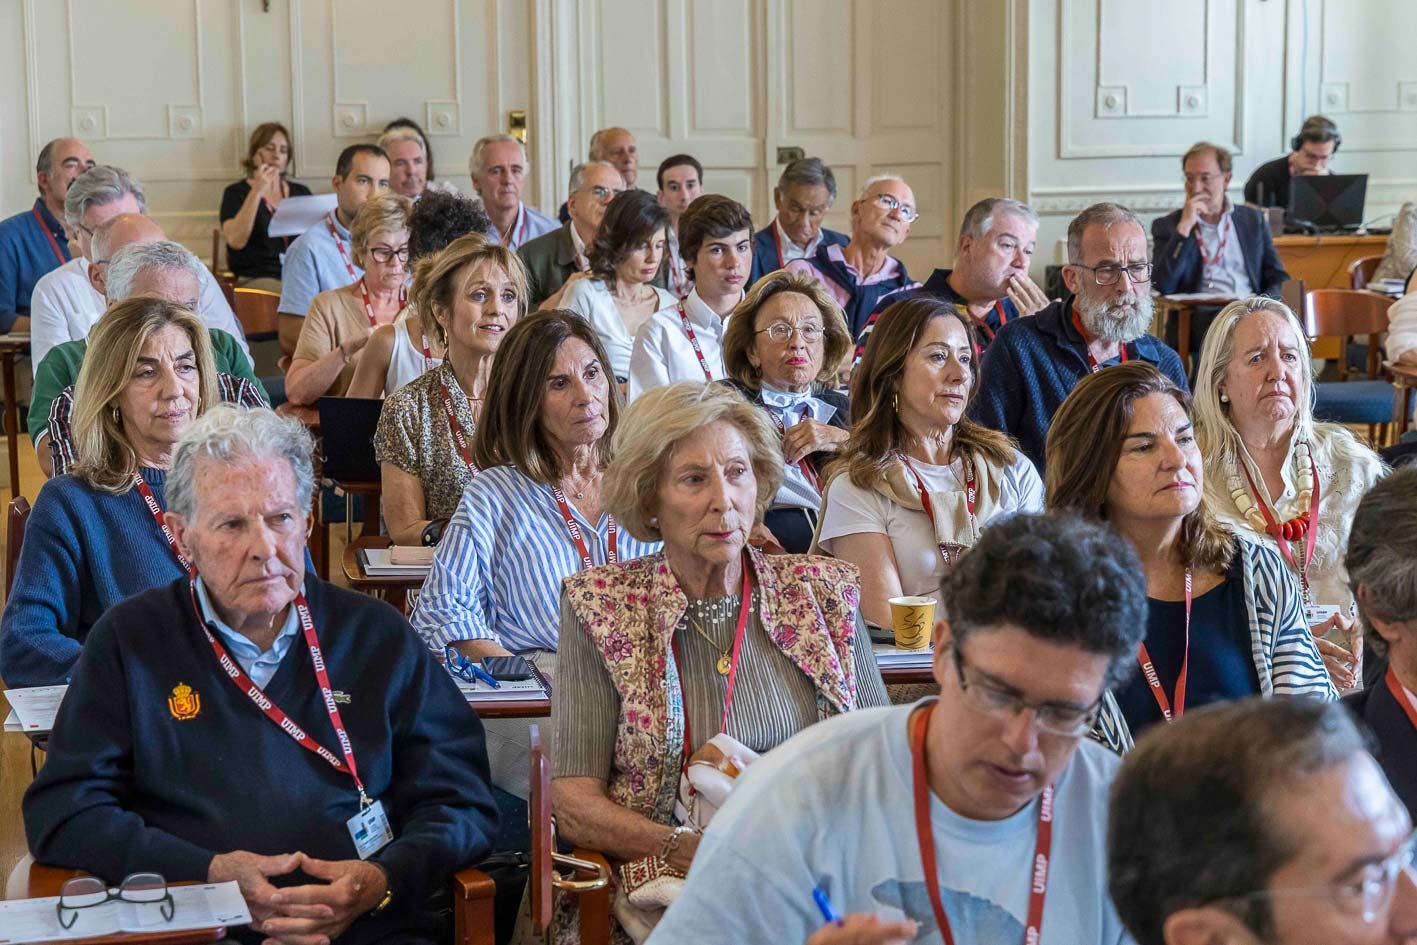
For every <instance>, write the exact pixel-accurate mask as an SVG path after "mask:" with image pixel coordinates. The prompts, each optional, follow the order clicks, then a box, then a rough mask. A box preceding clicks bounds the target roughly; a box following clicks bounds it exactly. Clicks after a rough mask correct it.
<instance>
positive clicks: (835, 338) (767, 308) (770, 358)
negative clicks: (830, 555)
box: [723, 270, 851, 554]
mask: <svg viewBox="0 0 1417 945" xmlns="http://www.w3.org/2000/svg"><path fill="white" fill-rule="evenodd" d="M850 352H851V335H850V334H848V333H847V330H846V318H845V317H844V316H843V315H842V314H841V306H840V305H837V304H836V301H835V300H834V299H833V298H832V297H831V295H830V294H829V293H828V292H827V290H826V289H824V288H822V284H821V283H820V282H818V281H817V280H816V279H813V278H812V277H811V276H809V275H806V274H805V273H801V272H788V271H786V270H779V271H777V272H774V273H772V274H770V275H767V276H764V277H763V278H761V279H759V280H758V281H757V283H756V284H755V285H754V286H753V288H752V289H751V290H749V292H748V295H747V296H746V297H745V298H744V299H743V301H742V302H740V303H738V307H737V308H735V309H734V310H733V313H732V315H731V317H730V318H729V319H728V329H727V331H725V333H724V336H723V363H724V366H725V367H726V368H727V370H728V379H727V380H726V381H725V382H724V383H727V384H729V385H730V386H732V387H733V388H735V389H736V390H737V391H738V392H739V393H741V394H742V395H743V396H744V397H746V398H748V400H749V402H750V403H752V404H754V405H755V406H757V407H758V409H759V410H761V411H762V412H763V413H764V414H765V415H766V416H767V418H768V419H769V420H771V421H772V425H773V427H774V428H775V429H776V430H777V432H778V436H779V437H781V439H782V453H783V460H784V462H783V478H782V485H781V486H779V487H778V490H777V494H776V495H775V496H773V500H772V504H771V505H770V506H768V510H767V512H766V513H765V514H764V515H763V526H764V528H765V529H766V530H767V534H766V535H763V536H762V537H763V538H764V539H765V540H771V541H772V542H774V543H776V544H777V545H778V546H780V547H782V548H783V549H785V550H787V551H789V552H792V553H794V554H801V553H803V552H806V551H807V549H808V548H809V547H811V544H812V533H813V531H815V530H816V527H817V510H818V509H820V508H821V505H822V493H821V475H822V470H823V469H824V468H825V466H826V464H827V462H828V461H829V460H831V459H832V458H834V457H835V455H836V453H837V451H838V450H840V449H841V447H842V446H843V445H844V444H845V443H846V437H847V428H848V426H849V424H850V410H849V408H848V406H847V400H846V397H845V396H843V395H842V394H840V393H838V392H837V391H835V390H832V388H831V385H832V383H833V382H835V380H836V366H837V365H838V364H840V363H841V362H842V360H843V359H845V358H846V356H847V355H848V354H849V353H850Z"/></svg>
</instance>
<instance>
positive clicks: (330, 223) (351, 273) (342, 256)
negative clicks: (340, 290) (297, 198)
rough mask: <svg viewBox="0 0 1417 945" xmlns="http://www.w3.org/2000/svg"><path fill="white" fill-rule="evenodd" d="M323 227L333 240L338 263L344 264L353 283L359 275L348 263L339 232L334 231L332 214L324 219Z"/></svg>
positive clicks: (352, 264)
mask: <svg viewBox="0 0 1417 945" xmlns="http://www.w3.org/2000/svg"><path fill="white" fill-rule="evenodd" d="M325 226H327V227H328V228H329V230H330V236H331V237H333V238H334V241H335V249H337V250H339V258H340V261H341V262H343V263H344V268H345V269H347V270H348V271H349V281H350V282H353V281H354V280H355V279H358V278H359V273H357V272H355V271H354V263H352V262H350V261H349V251H348V250H346V249H345V248H344V240H342V239H340V235H339V231H338V230H336V229H335V215H334V213H333V212H331V213H330V215H329V216H327V217H325Z"/></svg>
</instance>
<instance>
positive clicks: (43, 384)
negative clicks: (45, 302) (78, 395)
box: [29, 213, 266, 475]
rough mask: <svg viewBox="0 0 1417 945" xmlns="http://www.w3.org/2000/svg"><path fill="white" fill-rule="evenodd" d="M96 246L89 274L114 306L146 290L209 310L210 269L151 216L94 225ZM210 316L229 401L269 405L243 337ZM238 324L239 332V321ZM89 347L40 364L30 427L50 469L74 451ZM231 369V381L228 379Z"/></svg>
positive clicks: (71, 347)
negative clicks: (77, 386) (73, 410)
mask: <svg viewBox="0 0 1417 945" xmlns="http://www.w3.org/2000/svg"><path fill="white" fill-rule="evenodd" d="M91 251H92V253H93V256H94V260H93V264H92V265H91V266H90V267H89V275H90V277H91V280H92V285H93V289H94V291H96V292H99V293H101V294H102V295H103V296H104V298H105V299H106V303H107V304H108V305H113V304H115V303H117V302H121V301H123V300H125V299H129V298H134V297H137V296H146V297H150V298H160V299H166V300H167V301H169V302H175V303H177V304H179V305H183V306H185V307H187V308H190V309H192V310H193V311H196V312H198V314H199V315H202V313H203V311H204V309H205V295H206V293H207V292H208V290H209V287H210V284H211V282H212V279H211V277H210V275H209V274H208V273H207V269H206V267H205V266H203V265H202V264H201V262H200V261H199V260H198V259H197V257H196V256H194V255H192V253H191V252H189V251H188V250H187V249H186V248H184V247H182V246H180V245H178V244H177V243H173V242H170V241H168V240H167V239H165V238H164V234H163V232H162V228H161V227H160V226H158V225H157V223H156V222H154V221H153V220H152V218H150V217H145V216H142V215H141V214H136V213H125V214H119V215H118V216H116V217H114V218H113V219H111V220H109V221H108V222H106V223H104V224H103V225H102V226H100V227H99V228H98V229H97V230H95V231H94V235H93V238H92V241H91ZM216 295H217V297H218V298H221V292H220V290H216ZM222 304H223V305H225V300H224V299H222ZM227 311H228V312H229V311H230V309H229V308H228V309H227ZM203 321H205V322H206V323H207V327H208V329H209V330H210V331H211V339H212V358H213V360H215V362H216V366H217V370H218V371H219V372H221V375H220V376H219V377H218V381H219V382H221V383H220V384H219V386H220V387H221V388H222V391H223V399H224V400H230V401H234V402H240V403H247V404H263V403H265V402H266V397H265V390H264V388H262V387H261V385H260V382H259V381H257V380H256V376H255V374H253V373H252V371H251V362H250V360H249V357H248V355H247V354H246V352H245V349H244V347H243V339H242V338H241V337H240V336H239V335H236V334H233V333H232V331H231V330H230V329H229V328H227V327H226V326H225V325H213V324H212V323H211V322H210V321H207V319H206V318H205V317H203ZM232 321H233V322H234V321H235V319H234V318H233V319H232ZM90 328H92V326H90ZM235 328H236V331H237V332H239V331H240V326H239V325H237V326H235ZM87 349H88V341H87V337H85V338H79V339H76V340H73V341H66V342H64V343H63V344H60V345H56V346H55V347H53V348H51V349H50V351H49V352H48V354H46V355H45V356H44V359H43V360H42V361H39V362H37V363H36V365H35V371H34V394H33V396H31V398H30V410H29V430H30V436H31V438H32V439H33V441H34V448H35V453H36V454H37V455H38V457H39V464H40V468H42V469H43V470H44V471H45V475H50V474H51V473H55V474H57V473H59V472H62V471H63V470H64V468H65V465H66V464H67V462H68V461H69V460H71V459H72V454H71V452H70V451H69V450H68V443H69V437H68V433H69V430H68V422H69V408H70V407H71V406H72V398H71V397H70V396H68V395H69V394H71V393H72V385H73V384H74V382H75V381H76V380H78V377H79V368H80V367H81V366H82V365H83V362H84V355H85V353H86V351H87ZM228 375H229V376H230V379H229V380H225V381H223V378H224V377H227V376H228ZM56 408H57V413H58V417H57V422H56Z"/></svg>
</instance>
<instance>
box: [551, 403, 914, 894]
mask: <svg viewBox="0 0 1417 945" xmlns="http://www.w3.org/2000/svg"><path fill="white" fill-rule="evenodd" d="M612 452H613V458H612V459H611V462H610V465H609V467H608V468H607V469H606V472H605V479H604V482H605V486H604V504H605V508H606V510H607V511H608V512H609V513H610V514H612V515H614V516H615V520H616V522H618V523H619V525H620V527H621V528H623V529H624V530H625V531H627V532H629V533H630V534H631V535H633V536H634V537H635V538H637V539H640V540H642V541H656V540H662V541H663V542H664V550H663V551H662V552H660V553H658V554H652V555H647V556H645V557H642V558H638V559H635V560H633V561H625V560H621V561H619V562H618V563H615V564H608V565H605V566H602V567H597V568H590V569H587V570H583V571H580V572H578V573H576V574H574V575H571V576H570V577H568V578H566V580H565V583H564V585H563V586H564V590H563V592H562V605H561V635H560V658H559V664H558V678H557V683H556V689H555V695H554V700H555V708H554V711H553V715H554V716H555V719H556V723H555V725H556V739H555V743H556V754H555V765H556V779H555V781H554V782H553V784H552V787H553V791H554V804H555V809H556V814H557V817H558V820H559V823H560V830H561V835H562V837H563V838H565V839H566V840H568V841H570V842H571V843H574V844H576V845H578V846H583V847H590V848H593V849H596V850H601V851H603V852H604V853H605V854H606V855H607V856H609V857H610V858H611V859H612V860H615V861H619V862H626V861H636V862H642V863H648V864H649V865H648V867H647V868H648V869H650V870H651V871H656V870H660V871H663V870H667V871H671V872H677V873H679V874H681V875H682V873H683V872H684V871H686V870H687V869H688V867H689V863H690V861H691V860H692V859H693V855H694V850H695V849H696V848H697V846H698V840H699V833H698V831H697V830H696V827H695V824H693V823H690V822H686V818H685V817H683V816H678V815H676V812H675V809H676V801H677V800H680V799H681V798H680V797H679V795H680V792H679V790H678V786H677V781H678V777H679V772H680V770H681V768H682V767H683V765H684V764H685V762H686V761H687V760H688V759H689V758H690V757H691V756H693V755H694V753H695V752H697V751H699V750H700V749H701V748H703V746H704V745H705V744H706V743H707V742H708V741H709V740H710V739H711V738H714V737H715V736H717V735H719V734H720V733H724V734H727V735H729V736H731V737H732V738H733V739H736V740H737V741H738V742H740V743H741V744H743V745H745V746H746V747H747V748H750V749H752V750H753V751H757V752H764V751H767V750H769V749H770V748H773V747H774V746H776V745H778V744H781V743H782V742H784V741H786V740H787V739H788V738H791V737H792V736H793V735H795V734H796V733H798V732H799V731H801V730H803V729H804V728H806V727H808V726H810V725H812V724H813V723H815V722H817V721H818V720H820V719H823V718H826V717H828V716H832V715H836V714H838V713H841V712H847V711H851V710H852V709H855V708H857V707H859V706H868V705H870V706H877V705H884V704H885V703H886V694H885V687H884V686H883V685H882V683H881V678H880V672H879V670H878V669H877V668H876V662H875V657H874V655H873V653H872V651H871V645H870V640H869V639H868V637H867V635H866V633H864V632H863V630H862V627H861V625H860V622H859V619H860V618H859V616H858V604H859V592H858V590H857V581H858V576H857V570H856V568H855V567H854V566H853V565H850V564H846V563H843V562H838V561H831V560H828V559H824V558H816V557H810V556H801V555H783V556H764V555H761V554H759V553H758V552H757V551H756V550H754V549H753V548H752V547H751V546H750V545H749V544H748V535H749V534H750V532H751V531H752V530H753V527H754V526H755V525H757V524H758V523H760V522H761V521H762V515H763V511H764V510H765V509H766V508H767V506H768V504H769V503H770V502H771V501H772V497H773V496H774V495H775V494H776V492H777V487H778V484H779V483H780V482H781V480H782V468H783V461H782V450H781V448H780V447H779V445H778V436H777V432H776V431H775V430H774V429H773V426H772V424H771V423H770V422H769V421H768V419H767V417H766V416H764V414H763V412H762V411H761V410H759V409H758V408H756V407H754V406H752V405H751V404H749V403H748V402H747V401H746V400H744V399H743V397H742V396H741V395H739V394H738V393H736V392H734V391H732V390H729V389H727V388H725V387H723V386H722V385H707V386H705V385H702V384H694V383H688V382H684V383H678V384H671V385H669V386H667V387H661V388H656V389H655V390H652V391H649V392H647V393H645V394H644V395H643V396H641V397H640V398H639V399H638V400H636V401H635V402H634V403H633V404H631V405H630V407H629V408H628V409H627V410H626V412H625V414H624V416H623V418H622V422H621V426H620V429H619V430H618V431H617V432H616V435H615V438H614V444H613V450H612ZM685 806H689V805H688V804H687V803H686V805H685ZM690 819H691V818H690ZM623 891H624V890H623V889H622V890H621V892H622V893H623ZM617 915H620V916H622V917H623V918H625V919H626V920H627V921H629V920H630V917H631V916H632V915H634V913H633V911H627V910H624V909H623V908H622V904H617ZM641 918H642V917H641Z"/></svg>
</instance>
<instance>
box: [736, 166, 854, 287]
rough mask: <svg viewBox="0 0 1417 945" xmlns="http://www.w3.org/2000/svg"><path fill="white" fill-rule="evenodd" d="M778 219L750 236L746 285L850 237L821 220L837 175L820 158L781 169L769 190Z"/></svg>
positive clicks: (833, 192) (831, 198)
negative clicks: (832, 228) (750, 252)
mask: <svg viewBox="0 0 1417 945" xmlns="http://www.w3.org/2000/svg"><path fill="white" fill-rule="evenodd" d="M772 202H773V206H774V207H776V208H777V216H776V217H774V218H773V221H772V222H771V223H769V224H768V225H767V226H765V227H763V228H762V229H761V230H759V231H758V232H757V234H756V235H754V237H753V269H752V272H751V273H750V275H749V277H748V283H749V285H752V283H754V282H757V281H758V280H759V279H761V278H762V277H763V276H765V275H767V274H768V273H770V272H776V271H777V270H779V269H781V268H782V267H784V266H786V265H787V264H788V263H790V262H792V260H794V259H811V258H812V257H813V256H815V255H816V254H817V250H818V249H819V248H820V247H822V246H845V245H846V244H847V243H848V242H850V237H848V236H847V235H846V234H845V233H838V232H836V231H835V230H828V229H827V228H825V227H824V226H822V219H823V218H824V217H825V216H826V215H827V211H828V210H830V209H831V207H832V204H833V203H835V202H836V176H835V175H834V174H832V170H831V168H829V167H827V166H826V165H825V164H823V163H822V159H821V158H802V159H801V160H798V161H793V162H792V163H791V164H789V165H787V166H786V167H785V168H783V170H782V176H781V177H779V178H778V179H777V186H776V187H774V188H773V189H772Z"/></svg>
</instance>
